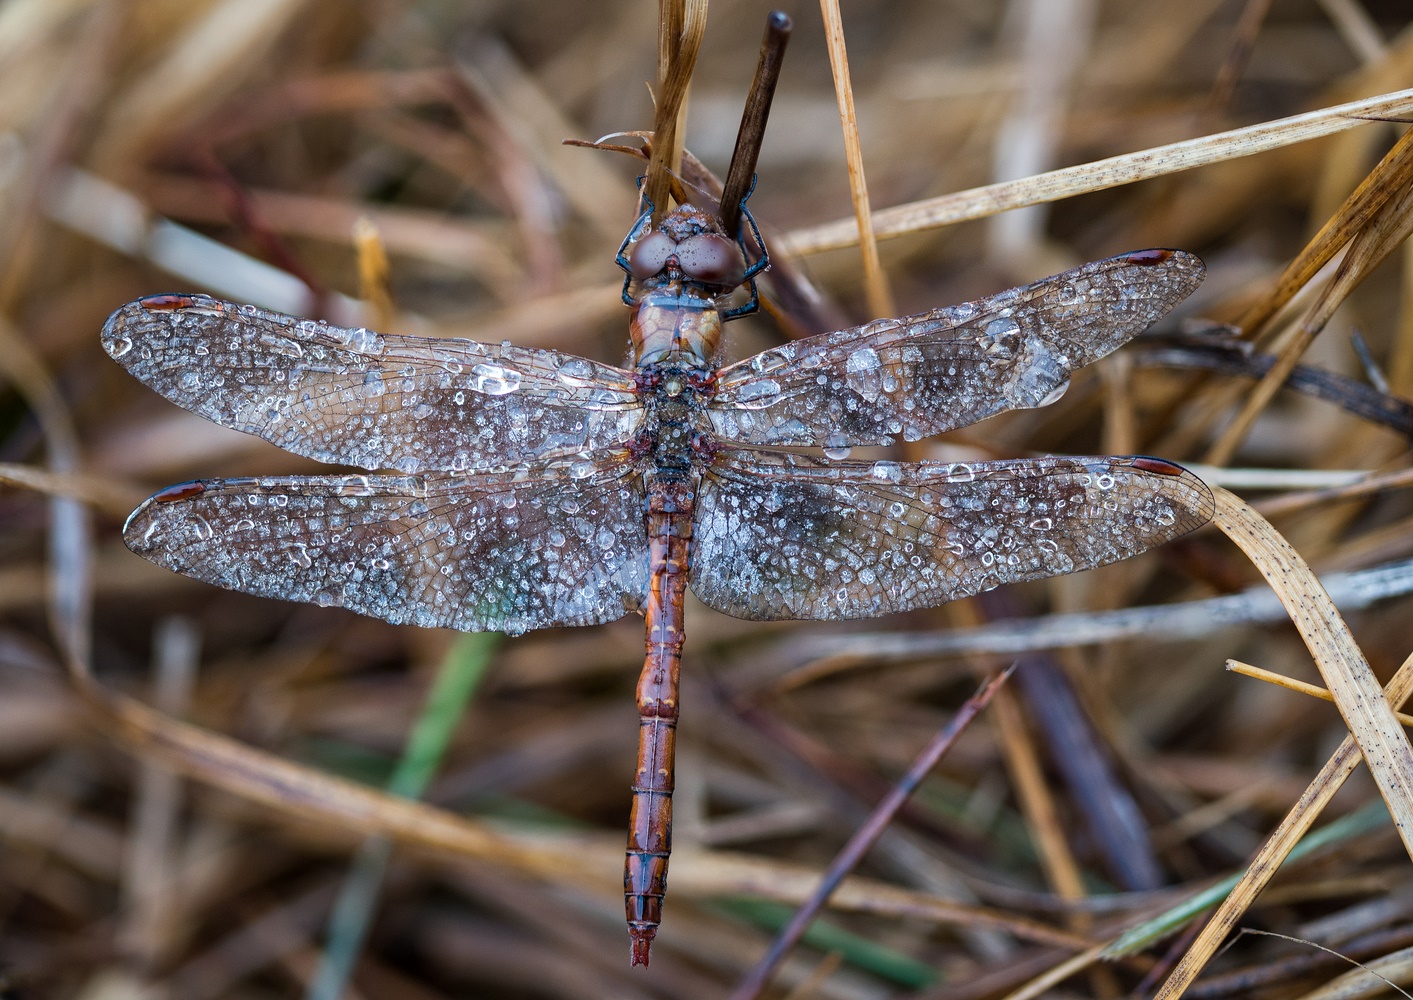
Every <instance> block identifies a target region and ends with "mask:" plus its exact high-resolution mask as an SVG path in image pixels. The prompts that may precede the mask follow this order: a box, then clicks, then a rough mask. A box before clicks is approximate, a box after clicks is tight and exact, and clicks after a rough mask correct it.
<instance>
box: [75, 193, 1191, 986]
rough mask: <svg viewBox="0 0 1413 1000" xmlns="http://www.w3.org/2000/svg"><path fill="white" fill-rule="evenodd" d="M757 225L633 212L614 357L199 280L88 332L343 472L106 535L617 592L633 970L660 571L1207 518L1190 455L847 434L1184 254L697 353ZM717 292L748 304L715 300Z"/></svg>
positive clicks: (1107, 263) (773, 614) (1110, 341)
mask: <svg viewBox="0 0 1413 1000" xmlns="http://www.w3.org/2000/svg"><path fill="white" fill-rule="evenodd" d="M747 218H749V216H747ZM751 228H752V229H753V230H754V229H755V225H754V222H753V221H752V222H751ZM755 238H756V243H757V246H758V247H759V248H760V252H759V254H758V259H757V260H756V261H755V262H754V263H751V264H749V265H748V264H747V260H748V255H747V253H746V246H745V243H744V237H742V236H736V237H735V238H734V239H733V238H732V237H729V236H728V235H727V234H726V233H725V232H724V231H723V229H722V227H721V225H720V223H719V222H718V221H717V219H716V217H715V216H714V215H711V214H709V213H707V212H705V211H703V210H700V209H697V208H693V207H690V206H684V207H678V208H675V209H673V210H672V211H671V212H669V213H667V214H665V215H664V216H663V217H662V218H661V219H660V220H659V221H658V222H657V223H656V224H654V223H653V220H652V214H651V212H650V211H649V212H645V213H643V215H642V216H641V217H640V218H639V219H638V220H637V221H636V222H635V224H634V225H633V227H632V228H631V229H630V231H629V233H628V236H627V238H626V239H625V240H624V241H623V245H622V246H621V247H620V248H619V251H618V254H617V257H616V261H617V263H618V265H619V266H620V267H621V268H622V269H623V270H624V272H625V277H624V291H623V297H624V300H625V302H626V303H627V304H628V305H630V306H631V307H632V309H633V314H632V319H631V324H630V339H631V353H630V361H629V363H628V365H627V366H626V367H617V366H614V365H609V364H604V363H601V362H598V361H593V360H590V359H588V358H582V357H575V356H572V355H569V354H564V353H561V352H558V351H553V350H535V349H531V348H526V347H521V346H517V345H514V344H511V343H509V342H504V343H500V344H489V343H477V342H475V341H471V340H463V339H442V338H428V337H414V336H394V335H391V334H383V333H377V332H375V331H372V330H368V329H361V328H360V329H351V328H343V327H338V326H334V325H331V324H328V323H325V322H321V321H317V320H311V319H299V318H295V317H291V316H285V315H280V314H277V313H273V312H268V311H265V310H262V309H259V308H256V307H255V306H251V305H237V304H233V303H229V302H223V301H219V300H217V299H214V298H209V297H207V296H205V295H198V294H166V295H156V296H151V297H148V298H143V299H138V300H137V301H135V302H130V303H128V304H127V305H124V306H122V307H121V308H119V309H118V310H117V311H116V312H115V313H113V315H112V316H111V317H110V318H109V320H108V322H107V324H106V325H105V326H104V329H103V333H102V342H103V346H104V348H105V349H106V350H107V352H108V354H109V355H111V356H112V357H113V358H114V359H115V360H116V361H117V362H118V363H119V364H121V365H122V366H123V367H124V368H126V369H127V370H128V371H129V372H131V373H132V374H133V375H135V376H136V377H137V378H138V379H140V380H141V381H142V382H144V383H146V384H147V385H148V386H150V387H151V388H152V389H155V390H156V391H157V392H159V393H160V394H161V395H163V396H165V397H166V398H167V399H169V400H171V401H172V402H174V403H176V404H177V405H179V406H182V407H185V408H186V409H188V410H191V411H193V412H195V413H198V414H200V415H201V416H203V417H206V418H207V419H209V420H212V421H215V422H216V423H218V424H222V425H224V426H227V427H233V428H236V429H238V430H241V431H245V432H247V433H250V434H254V435H257V436H259V437H261V438H264V439H265V440H267V441H270V442H273V443H274V444H276V445H279V446H280V447H281V448H285V449H287V450H289V451H291V452H294V453H296V454H298V455H303V456H306V457H308V458H311V459H315V460H317V461H320V462H327V463H336V464H341V465H344V466H353V467H355V468H358V469H361V470H365V471H361V472H358V473H354V474H339V475H319V476H270V477H255V478H229V479H204V480H198V481H193V482H187V483H181V484H178V485H175V486H171V487H168V488H167V489H164V490H162V491H160V492H159V493H157V494H155V495H154V496H152V497H151V498H149V499H148V500H146V501H145V502H143V504H142V505H141V506H139V507H138V508H137V509H136V510H135V511H134V512H133V513H132V515H131V516H130V517H129V519H128V521H127V523H126V525H125V526H124V529H123V537H124V540H125V541H126V543H127V545H128V547H129V548H131V549H132V550H133V551H134V552H136V553H137V554H139V555H141V556H144V557H146V558H147V559H150V560H151V561H153V562H155V563H157V564H158V565H161V566H164V567H166V568H168V569H171V570H174V571H176V572H178V573H183V574H185V575H187V576H189V577H194V578H195V579H197V580H202V581H205V582H207V583H211V584H215V585H217V586H221V587H227V588H230V589H232V590H238V591H243V592H245V593H249V594H256V595H259V596H262V597H272V598H282V599H285V600H291V601H306V602H312V603H314V604H318V605H323V606H332V607H341V608H348V609H351V610H353V611H356V612H360V613H362V614H365V615H372V616H374V617H377V618H382V619H385V620H386V621H389V622H394V623H398V624H412V625H421V626H428V627H445V628H452V629H460V630H464V631H483V630H499V631H501V632H505V633H510V634H518V633H523V632H525V631H527V630H530V629H541V628H551V627H558V626H571V625H572V626H579V625H597V624H601V623H605V622H610V621H614V620H616V619H618V618H621V617H623V616H625V615H627V614H630V613H638V614H641V615H642V617H643V619H644V622H645V628H646V640H645V646H646V655H645V658H644V664H643V669H642V673H641V676H640V678H639V681H638V685H637V703H638V713H639V748H638V757H637V771H636V776H635V778H634V781H633V784H632V805H631V813H630V823H629V826H630V831H629V837H628V845H627V850H626V855H625V866H624V902H625V910H626V915H627V921H628V929H629V933H630V936H631V951H630V960H631V963H632V964H633V965H638V964H643V965H646V964H647V962H648V959H649V953H650V948H651V945H652V942H653V939H654V937H655V935H656V934H657V930H658V926H659V923H660V920H661V913H662V903H663V897H664V894H665V891H666V884H667V866H668V856H669V853H670V851H671V835H672V791H673V780H674V779H673V758H674V750H675V733H676V725H677V719H678V687H679V685H678V679H679V669H680V663H681V657H682V648H683V642H684V638H685V634H684V629H683V625H684V604H685V599H686V593H687V590H688V588H690V589H691V591H692V592H693V593H694V594H695V595H696V597H697V598H698V599H699V600H700V601H701V602H702V603H703V604H705V605H707V606H708V607H710V608H714V609H716V610H717V611H720V612H724V613H725V614H728V615H733V616H735V617H737V618H745V619H753V620H780V619H811V620H838V619H856V618H874V617H878V616H882V615H888V614H892V613H894V612H902V611H909V610H913V609H918V608H930V607H933V606H936V605H938V604H942V603H944V602H946V601H951V600H954V599H956V598H960V597H964V596H967V595H971V594H976V593H979V592H982V591H985V590H989V589H991V588H993V587H996V586H998V585H1000V584H1003V583H1011V582H1016V581H1021V580H1033V579H1037V578H1042V577H1049V576H1055V575H1059V574H1064V573H1072V572H1075V571H1077V570H1083V569H1088V568H1091V567H1095V566H1100V565H1103V564H1106V563H1110V562H1114V561H1116V560H1119V559H1125V558H1128V557H1129V556H1132V555H1135V554H1137V553H1139V552H1142V551H1144V550H1146V549H1149V548H1152V547H1153V546H1156V545H1159V544H1161V543H1163V542H1166V541H1168V540H1170V539H1172V538H1175V537H1177V536H1179V535H1182V534H1185V533H1186V532H1189V531H1192V530H1194V529H1195V528H1198V527H1200V526H1201V525H1203V524H1205V523H1206V522H1207V521H1208V520H1209V519H1210V518H1211V516H1212V513H1213V498H1212V494H1211V492H1210V490H1209V489H1208V488H1207V486H1206V485H1205V484H1204V483H1203V482H1202V480H1201V479H1199V478H1198V477H1197V476H1195V475H1194V474H1193V473H1192V472H1190V471H1188V470H1185V469H1183V468H1181V467H1180V466H1178V465H1175V464H1173V463H1171V462H1168V461H1166V460H1164V459H1159V458H1151V457H1146V456H1128V457H1099V458H1065V457H1040V458H1022V459H1011V460H997V461H978V462H940V461H925V462H897V461H890V460H886V459H885V460H862V459H858V458H854V459H851V458H850V457H849V453H848V449H851V448H857V447H865V446H886V445H890V444H893V443H895V442H898V441H916V440H920V439H922V438H926V437H929V436H932V435H936V434H941V433H943V432H945V431H948V430H951V429H953V428H956V427H960V426H963V425H966V424H970V423H973V422H975V421H977V420H980V419H982V418H984V417H988V416H991V415H993V414H996V413H1000V412H1002V411H1006V410H1013V409H1021V408H1029V407H1038V406H1043V405H1045V404H1046V403H1049V402H1051V401H1052V400H1054V399H1055V398H1057V397H1058V396H1059V395H1060V394H1061V393H1062V392H1063V391H1064V389H1065V388H1066V386H1067V385H1068V382H1069V377H1070V373H1071V372H1072V371H1073V370H1075V369H1077V368H1079V367H1082V366H1084V365H1088V364H1091V363H1093V362H1095V361H1097V360H1098V359H1100V358H1102V357H1104V356H1105V355H1107V354H1109V353H1110V352H1111V351H1114V350H1115V349H1117V348H1118V347H1120V346H1121V345H1123V344H1124V343H1125V342H1126V341H1128V340H1130V339H1131V338H1132V337H1134V336H1136V335H1137V334H1138V333H1140V332H1141V331H1142V330H1144V329H1145V328H1146V327H1147V326H1149V325H1150V324H1151V323H1152V322H1153V321H1154V320H1156V319H1158V318H1159V317H1161V316H1162V315H1164V314H1165V313H1167V312H1168V311H1169V310H1170V309H1172V308H1173V306H1175V305H1176V304H1177V303H1178V302H1180V301H1181V300H1182V299H1183V298H1185V297H1186V296H1187V295H1188V294H1189V293H1190V292H1192V290H1193V289H1194V288H1196V287H1197V285H1198V284H1199V283H1200V282H1201V280H1202V276H1203V272H1204V267H1203V264H1202V262H1201V260H1200V259H1199V258H1197V257H1196V256H1194V255H1192V254H1190V253H1186V252H1183V251H1179V250H1142V251H1137V252H1133V253H1127V254H1121V255H1119V256H1117V257H1111V258H1109V259H1107V260H1101V261H1097V262H1095V263H1090V264H1086V265H1084V266H1082V267H1079V268H1076V269H1074V270H1071V271H1066V272H1065V273H1063V274H1058V275H1055V276H1053V277H1050V278H1045V279H1043V280H1041V281H1037V282H1035V283H1033V284H1029V285H1025V286H1023V287H1019V288H1012V289H1010V290H1008V291H1004V292H1001V293H999V294H997V295H993V296H991V297H989V298H984V299H980V300H977V301H974V302H969V303H965V304H963V305H954V306H948V307H946V308H940V309H935V310H933V311H930V312H925V313H921V314H918V315H913V316H907V317H904V318H901V319H883V320H876V321H874V322H871V323H866V324H864V325H862V326H857V327H854V328H851V329H846V330H839V331H837V332H834V333H827V334H823V335H819V336H813V337H809V338H805V339H801V340H797V341H793V342H790V343H786V344H784V345H782V346H779V347H775V348H773V349H771V350H767V351H764V352H763V353H760V354H757V355H755V356H754V357H751V358H747V359H745V360H742V361H738V362H736V363H734V364H727V365H725V366H722V365H721V363H720V361H719V358H718V356H719V353H720V351H719V347H720V340H721V332H722V323H723V321H724V320H726V319H731V318H734V317H735V316H737V315H741V314H743V313H744V312H745V311H748V310H749V309H750V308H751V307H752V306H753V305H755V304H756V302H757V298H756V295H755V278H756V275H758V274H759V273H760V271H761V269H762V268H763V267H765V266H766V264H767V263H768V257H767V256H766V255H765V253H764V244H763V243H762V242H761V241H760V238H759V234H758V232H757V233H756V237H755ZM740 289H746V290H748V291H749V293H750V300H749V301H748V302H747V303H746V304H745V305H740V306H735V307H730V306H729V303H730V302H731V301H738V300H739V299H740V297H741V295H742V294H744V292H738V290H740ZM733 296H734V297H735V298H734V299H733V298H732V297H733Z"/></svg>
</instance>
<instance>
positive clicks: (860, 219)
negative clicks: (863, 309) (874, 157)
mask: <svg viewBox="0 0 1413 1000" xmlns="http://www.w3.org/2000/svg"><path fill="white" fill-rule="evenodd" d="M819 9H820V12H821V13H822V14H823V15H824V36H825V41H826V44H827V45H828V46H829V68H830V70H831V72H832V73H833V76H834V95H835V98H836V99H837V101H838V102H839V120H840V122H841V123H842V124H843V127H844V153H845V156H846V157H847V159H848V162H849V194H850V196H851V197H852V199H853V202H854V223H855V225H856V226H857V235H858V241H859V250H860V251H861V253H862V255H863V278H864V295H865V296H866V298H867V299H868V314H869V317H870V318H874V319H876V318H878V317H880V316H892V315H893V313H894V309H893V294H892V293H891V292H890V291H889V290H888V280H887V278H886V277H884V274H883V265H882V264H881V263H880V262H879V259H878V240H877V238H876V236H875V234H874V231H873V212H872V210H871V209H870V208H869V204H868V182H867V181H866V180H865V179H864V165H863V146H862V145H861V144H860V143H859V122H858V116H857V115H856V114H855V113H854V85H853V81H851V80H850V79H849V55H848V52H847V51H846V49H845V45H844V22H843V19H842V17H841V16H840V14H839V0H819Z"/></svg>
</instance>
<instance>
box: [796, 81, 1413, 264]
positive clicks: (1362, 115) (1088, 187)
mask: <svg viewBox="0 0 1413 1000" xmlns="http://www.w3.org/2000/svg"><path fill="white" fill-rule="evenodd" d="M1409 114H1413V90H1400V91H1396V92H1393V93H1388V94H1380V95H1378V96H1377V97H1371V98H1365V99H1363V100H1359V101H1350V102H1349V103H1347V104H1340V105H1336V106H1335V107H1330V108H1322V109H1320V110H1319V111H1310V112H1306V113H1305V114H1301V115H1293V116H1291V117H1289V118H1282V119H1280V120H1278V121H1270V122H1263V123H1261V124H1260V125H1250V126H1247V127H1245V128H1239V129H1232V130H1231V131H1229V132H1220V133H1217V134H1216V135H1207V136H1202V137H1200V138H1197V139H1186V140H1184V141H1182V142H1174V143H1169V144H1167V145H1165V146H1155V147H1153V148H1152V149H1144V150H1140V151H1138V152H1136V153H1125V154H1123V155H1121V156H1111V157H1108V158H1107V159H1103V160H1095V161H1094V162H1092V163H1082V164H1079V165H1077V166H1073V167H1064V168H1063V169H1060V170H1051V171H1049V172H1048V173H1044V174H1036V175H1034V176H1032V177H1024V178H1021V179H1020V180H1015V181H1003V182H1001V183H999V184H988V185H986V186H985V187H979V188H971V189H968V190H966V191H958V192H956V193H955V194H948V195H942V196H940V197H937V198H929V199H927V200H926V201H919V202H913V203H911V204H907V205H898V206H895V207H893V208H884V209H879V210H878V211H876V212H874V213H873V231H874V234H875V235H876V236H877V237H878V238H880V239H892V238H894V237H898V236H904V235H906V234H908V233H916V232H921V231H923V230H927V229H935V228H937V227H939V226H950V225H953V224H955V223H958V222H965V221H966V220H968V219H983V218H986V217H987V216H991V215H995V214H996V213H997V212H1005V211H1009V210H1010V209H1013V208H1022V207H1024V206H1026V205H1043V204H1046V203H1048V202H1054V201H1059V200H1061V199H1062V198H1074V197H1077V196H1079V195H1082V194H1090V193H1092V192H1095V191H1103V190H1106V189H1108V188H1112V187H1118V186H1119V185H1121V184H1133V183H1136V182H1138V181H1143V180H1150V179H1152V178H1154V177H1163V176H1166V175H1168V174H1173V173H1179V172H1182V171H1187V170H1195V169H1197V168H1198V167H1204V166H1209V165H1211V164H1214V163H1221V162H1224V161H1226V160H1232V159H1236V158H1239V157H1244V156H1255V155H1256V154H1257V153H1265V152H1269V151H1270V150H1273V149H1280V148H1282V147H1284V146H1289V145H1292V144H1294V143H1299V142H1309V141H1311V140H1312V139H1320V138H1323V137H1324V136H1327V135H1335V134H1337V133H1339V132H1343V131H1345V130H1347V129H1351V128H1357V127H1359V126H1361V125H1365V124H1367V123H1368V122H1369V121H1370V120H1375V121H1376V120H1378V119H1381V118H1390V119H1398V118H1400V117H1404V116H1407V115H1409ZM858 238H859V237H858V224H857V223H856V222H855V221H853V220H849V221H843V220H841V221H839V222H830V223H825V224H823V225H818V226H812V227H810V228H809V229H795V230H791V231H790V232H788V233H786V234H785V236H784V239H783V240H782V241H781V242H782V243H783V244H784V246H783V249H784V250H785V252H787V253H790V254H792V255H797V256H804V255H805V254H812V253H821V252H823V251H825V250H837V249H840V248H842V247H850V246H854V245H855V244H856V243H857V242H858Z"/></svg>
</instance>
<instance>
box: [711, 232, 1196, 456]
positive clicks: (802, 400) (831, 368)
mask: <svg viewBox="0 0 1413 1000" xmlns="http://www.w3.org/2000/svg"><path fill="white" fill-rule="evenodd" d="M1204 272H1205V268H1204V266H1203V264H1202V261H1201V260H1199V259H1198V258H1197V257H1195V256H1193V255H1192V254H1190V253H1184V252H1182V251H1180V250H1141V251H1137V252H1135V253H1129V254H1124V255H1122V256H1119V257H1111V258H1109V259H1108V260H1101V261H1096V262H1095V263H1092V264H1086V265H1084V266H1083V267H1080V268H1076V269H1075V270H1073V271H1066V272H1065V273H1064V274H1057V275H1055V276H1054V277H1050V278H1045V279H1043V280H1041V281H1037V282H1035V283H1034V284H1030V285H1025V286H1024V287H1021V288H1012V289H1010V290H1009V291H1005V292H1001V293H1000V294H998V295H993V296H991V297H990V298H987V299H980V300H978V301H976V302H968V303H965V304H963V305H959V306H949V307H948V308H945V309H937V310H934V311H933V312H929V313H922V314H920V315H917V316H907V317H904V318H902V319H886V320H878V321H877V322H874V323H868V324H866V325H864V326H859V327H854V328H853V329H850V330H840V331H838V332H836V333H826V334H823V335H821V336H818V337H810V338H808V339H805V340H800V341H796V342H795V343H793V344H785V345H783V346H781V347H777V348H774V349H773V350H769V351H765V352H763V353H761V354H757V355H756V356H755V357H753V358H747V359H746V360H745V361H742V362H739V363H737V364H734V365H731V366H730V367H728V368H724V369H722V371H721V373H720V376H719V377H718V381H717V393H716V396H715V398H714V399H712V400H711V402H710V403H709V413H710V415H711V421H712V425H713V427H714V428H715V430H716V432H717V434H719V435H720V436H721V437H723V438H726V439H728V440H731V441H738V442H742V443H745V444H766V445H802V446H809V447H823V448H829V447H835V448H841V447H852V446H855V445H870V444H891V443H892V442H893V441H894V440H895V439H896V438H902V439H903V440H905V441H916V440H918V439H919V438H924V437H928V436H930V435H933V434H940V433H942V432H943V431H947V430H951V429H952V428H954V427H962V426H965V425H966V424H970V423H974V422H975V421H977V420H981V419H982V418H983V417H989V416H991V415H992V414H995V413H1000V412H1002V411H1003V410H1013V409H1024V408H1026V407H1034V406H1040V405H1042V404H1044V403H1045V402H1047V401H1049V400H1050V399H1051V398H1052V396H1054V395H1055V394H1056V393H1057V392H1059V391H1062V390H1063V389H1064V387H1065V386H1066V385H1067V384H1068V381H1069V374H1070V372H1071V371H1073V370H1074V369H1076V368H1081V367H1083V366H1085V365H1087V364H1091V363H1093V362H1095V361H1097V360H1099V359H1100V358H1102V357H1103V356H1104V355H1106V354H1108V353H1109V352H1111V351H1113V350H1115V349H1116V348H1118V347H1119V346H1120V345H1122V344H1124V343H1125V342H1127V341H1128V340H1130V339H1131V338H1133V337H1135V336H1137V335H1138V334H1139V333H1141V332H1142V331H1143V330H1144V328H1146V327H1147V326H1148V325H1149V324H1151V323H1152V322H1153V321H1154V320H1156V319H1158V317H1160V316H1162V315H1163V314H1164V313H1166V312H1167V311H1168V310H1170V309H1172V308H1173V306H1175V305H1176V304H1177V303H1178V302H1181V301H1182V300H1183V299H1184V298H1186V297H1187V295H1189V294H1190V293H1191V292H1192V290H1193V289H1195V288H1196V287H1197V286H1198V285H1199V284H1201V282H1202V275H1203V273H1204Z"/></svg>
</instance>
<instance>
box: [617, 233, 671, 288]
mask: <svg viewBox="0 0 1413 1000" xmlns="http://www.w3.org/2000/svg"><path fill="white" fill-rule="evenodd" d="M676 249H677V244H676V243H674V242H672V237H671V236H668V235H667V234H666V233H662V232H657V233H648V235H646V236H644V237H643V238H642V239H640V240H639V241H638V242H637V243H634V244H633V252H632V253H630V254H629V255H628V271H629V273H630V274H632V275H633V277H635V278H651V277H652V276H653V275H654V274H657V273H658V272H659V271H661V270H662V269H663V268H664V267H665V266H667V258H669V257H671V256H672V254H673V251H675V250H676Z"/></svg>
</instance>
